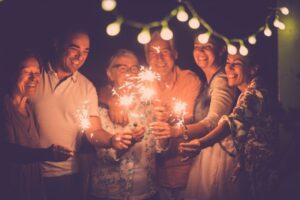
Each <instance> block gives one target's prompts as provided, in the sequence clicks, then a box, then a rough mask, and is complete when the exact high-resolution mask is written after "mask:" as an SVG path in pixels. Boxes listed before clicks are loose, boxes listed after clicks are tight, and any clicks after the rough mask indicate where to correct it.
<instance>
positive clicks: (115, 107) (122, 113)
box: [108, 95, 129, 126]
mask: <svg viewBox="0 0 300 200" xmlns="http://www.w3.org/2000/svg"><path fill="white" fill-rule="evenodd" d="M108 105H109V111H108V114H109V117H110V119H111V121H112V122H114V123H116V124H120V125H122V126H125V125H127V124H128V123H129V119H128V115H127V112H126V109H125V108H124V106H123V105H122V104H121V100H120V97H118V96H116V95H114V96H112V97H111V98H110V100H109V102H108Z"/></svg>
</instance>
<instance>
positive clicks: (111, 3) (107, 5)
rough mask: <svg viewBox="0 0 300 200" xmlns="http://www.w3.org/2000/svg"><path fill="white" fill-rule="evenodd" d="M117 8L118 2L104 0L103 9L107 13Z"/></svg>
mask: <svg viewBox="0 0 300 200" xmlns="http://www.w3.org/2000/svg"><path fill="white" fill-rule="evenodd" d="M116 6H117V2H116V1H115V0H102V2H101V7H102V9H103V10H105V11H112V10H114V9H115V7H116Z"/></svg>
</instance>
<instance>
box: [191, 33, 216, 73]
mask: <svg viewBox="0 0 300 200" xmlns="http://www.w3.org/2000/svg"><path fill="white" fill-rule="evenodd" d="M193 56H194V60H195V62H196V64H197V65H198V67H200V68H201V69H203V70H205V69H207V68H210V67H213V66H214V63H215V59H216V52H215V45H214V43H213V42H212V41H208V42H207V43H206V44H202V43H200V42H199V41H198V39H197V38H196V39H195V41H194V51H193Z"/></svg>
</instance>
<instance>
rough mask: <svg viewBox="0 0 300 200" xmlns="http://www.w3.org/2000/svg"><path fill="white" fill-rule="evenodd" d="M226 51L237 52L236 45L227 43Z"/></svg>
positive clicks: (232, 53) (233, 53) (231, 53)
mask: <svg viewBox="0 0 300 200" xmlns="http://www.w3.org/2000/svg"><path fill="white" fill-rule="evenodd" d="M227 51H228V53H229V54H230V55H235V54H236V53H237V48H236V46H234V45H232V44H228V45H227Z"/></svg>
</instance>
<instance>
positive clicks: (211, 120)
mask: <svg viewBox="0 0 300 200" xmlns="http://www.w3.org/2000/svg"><path fill="white" fill-rule="evenodd" d="M210 95H211V101H210V105H209V110H208V114H207V116H206V117H205V118H204V119H203V120H201V122H200V123H202V124H203V125H204V126H205V127H207V128H208V130H212V129H213V128H214V127H216V126H217V124H218V121H219V120H220V118H221V117H222V116H223V115H226V114H228V113H229V112H230V111H231V108H232V104H233V89H232V88H230V87H229V86H228V84H227V79H226V78H225V77H224V76H218V77H215V79H214V80H213V81H212V83H211V86H210Z"/></svg>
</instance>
